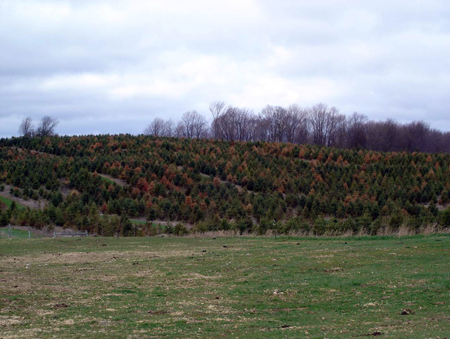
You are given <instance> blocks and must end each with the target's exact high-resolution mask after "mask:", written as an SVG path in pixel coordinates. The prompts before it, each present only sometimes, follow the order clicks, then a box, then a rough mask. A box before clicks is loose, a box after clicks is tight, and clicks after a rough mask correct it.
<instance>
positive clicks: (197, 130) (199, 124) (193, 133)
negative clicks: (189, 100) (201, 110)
mask: <svg viewBox="0 0 450 339" xmlns="http://www.w3.org/2000/svg"><path fill="white" fill-rule="evenodd" d="M181 123H182V124H183V126H184V134H185V137H186V138H204V137H206V136H207V134H208V123H207V121H206V119H205V117H204V116H203V115H201V114H198V113H197V111H189V112H186V113H184V114H183V117H182V118H181Z"/></svg>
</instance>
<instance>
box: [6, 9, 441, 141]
mask: <svg viewBox="0 0 450 339" xmlns="http://www.w3.org/2000/svg"><path fill="white" fill-rule="evenodd" d="M449 17H450V3H448V2H447V1H438V0H434V1H433V0H430V1H427V2H416V1H406V0H398V1H395V2H392V1H385V0H380V1H378V2H377V3H374V2H361V1H356V0H347V1H346V0H320V1H315V2H314V3H313V2H310V1H298V0H295V1H292V0H286V1H283V2H282V3H280V2H279V1H272V0H230V1H227V2H223V1H216V0H210V1H204V0H191V1H181V0H165V1H159V0H154V1H139V0H127V1H125V0H115V1H114V0H113V1H111V0H109V1H96V0H90V1H87V0H72V1H69V0H57V1H56V0H54V1H51V0H46V1H45V0H21V1H14V0H0V46H1V50H2V52H1V53H0V136H2V137H5V136H13V135H17V134H18V132H17V130H18V126H19V124H20V122H21V120H22V119H23V118H24V117H27V116H30V117H32V118H33V119H34V120H35V121H37V120H39V119H40V118H41V117H42V116H43V115H51V116H54V117H56V118H58V119H59V120H60V124H59V126H58V128H57V131H58V132H59V133H60V134H93V133H141V132H142V131H143V129H144V127H145V125H146V124H148V123H149V122H150V121H151V120H152V119H153V118H155V117H162V118H172V119H174V120H177V119H178V118H179V117H180V116H181V115H182V114H183V113H184V112H185V111H188V110H197V111H198V112H199V113H202V114H204V115H205V116H208V117H209V113H208V109H207V107H208V105H209V103H210V102H211V101H215V100H223V101H225V102H227V103H228V104H232V105H235V106H240V107H246V108H249V109H252V110H254V111H255V112H258V111H259V110H260V109H262V108H263V107H264V106H265V105H267V104H271V105H282V106H288V105H290V104H292V103H297V104H299V105H300V106H310V105H313V104H316V103H318V102H324V103H326V104H328V105H334V106H336V107H338V108H339V109H340V110H341V112H343V113H347V114H351V113H352V112H354V111H357V112H360V113H364V114H366V115H368V116H369V118H371V119H374V120H379V119H386V118H394V119H396V120H397V121H399V122H408V121H413V120H425V121H427V122H429V123H430V124H431V126H432V127H434V128H439V129H441V130H450V115H449V114H448V113H447V110H448V107H450V96H449V95H448V93H449V90H450V21H449V20H448V18H449Z"/></svg>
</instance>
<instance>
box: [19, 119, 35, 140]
mask: <svg viewBox="0 0 450 339" xmlns="http://www.w3.org/2000/svg"><path fill="white" fill-rule="evenodd" d="M19 133H20V134H21V135H23V136H24V137H26V138H31V137H32V136H33V135H34V126H33V120H31V118H30V117H27V118H24V119H23V121H22V123H21V124H20V127H19Z"/></svg>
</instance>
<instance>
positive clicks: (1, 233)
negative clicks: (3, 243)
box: [0, 227, 28, 239]
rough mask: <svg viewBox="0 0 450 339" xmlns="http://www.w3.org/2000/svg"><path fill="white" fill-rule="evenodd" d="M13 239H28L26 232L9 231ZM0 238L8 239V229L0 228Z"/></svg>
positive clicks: (13, 229)
mask: <svg viewBox="0 0 450 339" xmlns="http://www.w3.org/2000/svg"><path fill="white" fill-rule="evenodd" d="M11 235H12V237H13V238H22V239H23V238H28V231H24V230H17V229H15V228H12V229H11ZM0 238H9V227H0Z"/></svg>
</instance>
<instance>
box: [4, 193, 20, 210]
mask: <svg viewBox="0 0 450 339" xmlns="http://www.w3.org/2000/svg"><path fill="white" fill-rule="evenodd" d="M0 201H2V202H3V203H4V204H5V205H6V207H7V208H9V207H10V206H11V204H12V203H13V201H12V200H11V199H8V198H5V197H2V196H0ZM16 208H17V209H19V210H24V209H25V207H24V206H22V205H20V204H18V203H16Z"/></svg>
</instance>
